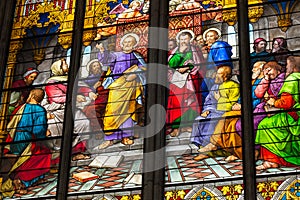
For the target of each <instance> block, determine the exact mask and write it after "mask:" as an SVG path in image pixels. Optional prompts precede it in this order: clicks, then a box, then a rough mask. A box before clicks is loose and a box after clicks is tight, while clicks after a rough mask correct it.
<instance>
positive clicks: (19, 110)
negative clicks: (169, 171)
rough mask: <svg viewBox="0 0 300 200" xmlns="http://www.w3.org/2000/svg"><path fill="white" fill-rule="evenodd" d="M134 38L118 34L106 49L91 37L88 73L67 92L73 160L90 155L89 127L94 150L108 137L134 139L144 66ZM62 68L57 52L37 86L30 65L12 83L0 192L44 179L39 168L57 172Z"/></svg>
mask: <svg viewBox="0 0 300 200" xmlns="http://www.w3.org/2000/svg"><path fill="white" fill-rule="evenodd" d="M138 43H139V37H138V35H136V34H134V33H129V34H126V35H124V36H123V37H122V38H121V41H120V46H121V47H122V51H120V52H110V51H108V50H107V48H105V46H104V44H103V43H101V42H99V43H97V45H96V48H97V49H99V53H98V55H97V59H95V60H91V61H90V62H89V63H88V65H87V69H88V71H89V75H88V77H86V78H80V79H79V80H78V90H77V91H76V92H74V94H73V97H74V98H75V101H76V107H75V108H73V117H74V130H73V138H72V160H73V161H76V160H82V159H89V158H90V154H89V151H88V149H89V148H90V147H89V146H88V145H89V142H88V140H89V139H90V137H91V136H92V134H93V133H94V132H97V133H98V134H97V135H100V138H103V139H104V141H103V143H101V144H99V146H97V147H96V148H98V149H100V150H101V149H104V148H107V147H108V146H110V145H113V144H114V141H120V142H121V143H122V144H124V145H132V144H133V143H134V132H133V130H132V127H133V126H135V125H140V124H141V123H142V117H141V115H143V111H142V110H143V106H144V105H143V104H144V103H143V102H144V88H143V87H144V86H145V73H144V72H145V70H146V64H145V61H144V59H143V58H142V57H141V56H140V54H138V53H137V52H135V51H134V48H135V47H136V46H137V45H138ZM68 71H69V66H68V64H67V62H66V60H65V59H64V58H62V59H60V60H57V61H55V62H54V63H53V64H52V65H51V76H50V77H49V78H48V79H47V80H46V82H45V86H44V87H43V88H35V87H34V86H33V82H34V80H35V79H36V78H37V76H38V75H39V71H38V70H36V69H33V68H29V69H27V71H26V72H25V73H24V74H23V79H21V80H17V81H15V82H14V83H13V91H12V95H11V100H10V104H9V111H8V112H9V115H8V116H10V117H9V119H8V120H9V123H8V126H7V139H6V142H7V145H6V146H5V147H4V160H5V161H2V162H1V174H5V175H4V177H3V184H2V186H1V192H2V194H3V195H4V196H12V195H13V194H14V193H15V192H18V193H20V194H26V193H27V190H26V188H27V187H29V186H32V185H35V184H40V183H42V182H43V181H45V180H44V175H45V173H48V172H50V173H57V172H58V170H57V168H58V164H59V159H60V158H59V152H60V149H61V141H62V136H63V122H64V114H65V113H64V112H65V104H66V97H67V88H68V85H67V83H68V82H67V81H68ZM101 134H102V135H101ZM103 135H104V136H103ZM28 174H30V175H28Z"/></svg>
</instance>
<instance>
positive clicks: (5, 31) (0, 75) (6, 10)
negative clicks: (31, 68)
mask: <svg viewBox="0 0 300 200" xmlns="http://www.w3.org/2000/svg"><path fill="white" fill-rule="evenodd" d="M16 2H17V1H16V0H11V1H1V2H0V9H1V10H0V12H1V14H0V18H2V19H0V20H1V21H0V25H1V26H0V27H1V31H0V33H1V34H0V68H1V72H0V83H1V87H0V91H1V93H2V89H3V83H4V79H5V71H6V63H7V59H8V54H9V45H10V36H11V33H12V27H13V21H14V17H12V16H15V15H14V13H15V9H16V8H15V7H16ZM8 38H9V39H8Z"/></svg>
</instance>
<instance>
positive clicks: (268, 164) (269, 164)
mask: <svg viewBox="0 0 300 200" xmlns="http://www.w3.org/2000/svg"><path fill="white" fill-rule="evenodd" d="M278 167H279V165H278V164H277V163H273V162H270V161H265V162H264V163H263V164H261V165H258V166H257V167H256V170H266V169H270V168H278Z"/></svg>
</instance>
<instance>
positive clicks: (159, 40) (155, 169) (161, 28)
mask: <svg viewBox="0 0 300 200" xmlns="http://www.w3.org/2000/svg"><path fill="white" fill-rule="evenodd" d="M150 3H151V5H150V26H149V36H148V38H149V40H148V41H149V48H148V51H149V52H148V63H149V65H148V68H147V88H146V91H147V94H146V114H147V117H146V121H147V128H146V131H145V136H146V137H145V139H144V159H143V170H144V172H143V183H142V184H143V185H142V199H143V200H153V199H156V200H159V199H164V186H165V168H164V167H165V160H166V159H165V128H162V130H157V129H158V127H160V126H161V124H162V122H165V120H166V117H165V110H166V109H164V108H166V99H167V94H168V93H167V70H168V68H167V44H168V10H169V1H161V0H151V1H150ZM156 104H159V105H161V106H162V107H163V108H161V107H155V105H156ZM154 107H155V108H154ZM153 108H154V110H151V109H153ZM150 111H151V113H152V114H151V118H150V117H149V113H150Z"/></svg>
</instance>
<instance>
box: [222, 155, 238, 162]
mask: <svg viewBox="0 0 300 200" xmlns="http://www.w3.org/2000/svg"><path fill="white" fill-rule="evenodd" d="M237 159H239V158H238V157H236V156H234V155H230V156H228V157H227V158H225V161H227V162H232V161H235V160H237Z"/></svg>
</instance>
